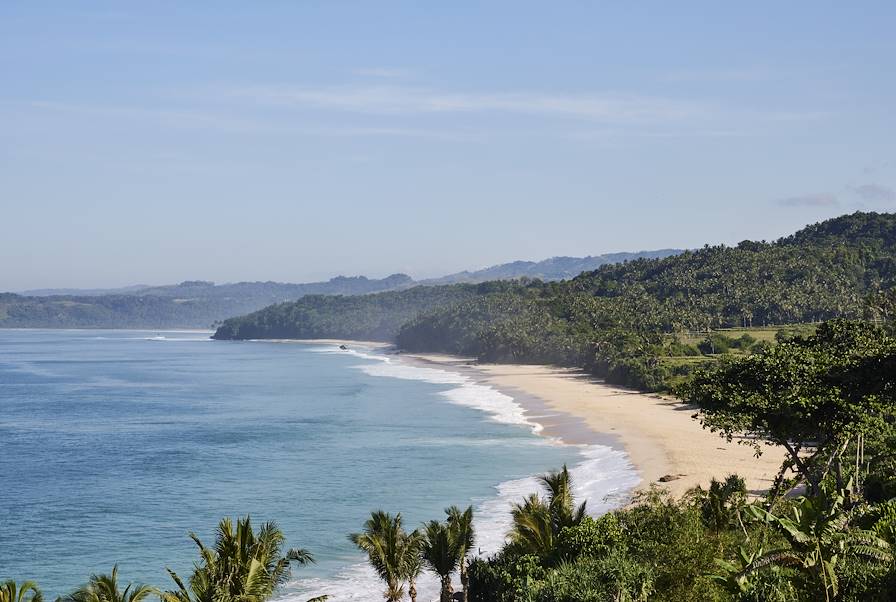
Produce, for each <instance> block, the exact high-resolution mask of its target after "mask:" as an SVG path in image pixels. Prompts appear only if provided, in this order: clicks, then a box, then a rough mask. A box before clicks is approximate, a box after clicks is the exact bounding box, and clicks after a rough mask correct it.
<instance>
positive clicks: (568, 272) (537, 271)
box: [419, 249, 684, 285]
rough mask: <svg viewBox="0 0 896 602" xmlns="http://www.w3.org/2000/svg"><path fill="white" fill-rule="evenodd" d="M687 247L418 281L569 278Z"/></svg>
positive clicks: (519, 263) (504, 266)
mask: <svg viewBox="0 0 896 602" xmlns="http://www.w3.org/2000/svg"><path fill="white" fill-rule="evenodd" d="M683 252H684V249H659V250H656V251H638V252H636V253H606V254H604V255H589V256H587V257H566V256H560V257H551V258H549V259H544V260H542V261H513V262H510V263H502V264H499V265H495V266H491V267H488V268H484V269H481V270H476V271H473V272H470V271H466V270H465V271H463V272H457V273H454V274H449V275H447V276H442V277H441V278H428V279H426V280H420V281H419V284H427V285H435V284H455V283H458V282H469V283H473V284H475V283H479V282H487V281H489V280H512V279H515V278H523V277H525V278H533V279H534V278H537V279H539V280H568V279H570V278H574V277H576V276H578V275H579V274H581V273H582V272H590V271H592V270H596V269H597V268H599V267H600V266H602V265H607V264H610V263H622V262H623V261H633V260H635V259H662V258H664V257H669V256H670V255H678V254H680V253H683Z"/></svg>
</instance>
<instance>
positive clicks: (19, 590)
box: [0, 579, 44, 602]
mask: <svg viewBox="0 0 896 602" xmlns="http://www.w3.org/2000/svg"><path fill="white" fill-rule="evenodd" d="M43 599H44V595H43V594H42V593H41V591H40V588H39V587H37V583H35V582H34V581H23V582H22V585H21V586H19V587H16V582H15V581H13V580H12V579H10V580H9V581H5V582H4V583H2V584H0V602H43Z"/></svg>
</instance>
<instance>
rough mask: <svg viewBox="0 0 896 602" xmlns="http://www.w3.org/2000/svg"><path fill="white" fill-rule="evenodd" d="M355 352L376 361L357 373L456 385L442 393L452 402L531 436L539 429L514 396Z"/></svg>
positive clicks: (453, 376) (446, 373)
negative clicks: (529, 433)
mask: <svg viewBox="0 0 896 602" xmlns="http://www.w3.org/2000/svg"><path fill="white" fill-rule="evenodd" d="M350 351H352V350H350ZM355 353H356V355H358V356H359V357H363V358H365V359H375V360H379V362H378V363H376V364H363V365H361V366H358V368H359V369H360V370H362V371H364V372H365V373H367V374H369V375H371V376H384V377H389V378H401V379H405V380H420V381H424V382H428V383H433V384H438V385H455V386H454V387H453V388H452V389H449V390H447V391H443V392H442V393H441V395H442V396H443V397H446V398H447V399H448V400H449V401H450V402H451V403H454V404H457V405H462V406H467V407H470V408H475V409H477V410H481V411H483V412H485V413H486V414H488V415H489V417H490V418H491V419H492V420H495V421H496V422H503V423H505V424H515V425H518V426H524V427H527V428H529V429H531V430H532V432H533V433H538V432H540V431H541V429H542V426H541V425H540V424H538V423H537V422H533V421H531V420H529V419H528V418H527V417H526V415H525V410H524V409H523V407H522V406H521V405H520V404H518V403H517V402H516V400H514V398H513V397H511V396H509V395H505V394H504V393H501V392H500V391H498V390H497V389H495V388H493V387H490V386H488V385H482V384H479V383H477V382H475V381H474V380H473V379H471V378H469V377H468V376H465V375H463V374H460V373H459V372H451V371H450V370H443V369H441V368H430V367H427V366H416V365H413V364H408V363H405V362H402V361H393V358H391V357H388V356H385V355H382V354H376V353H363V352H355Z"/></svg>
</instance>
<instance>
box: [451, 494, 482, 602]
mask: <svg viewBox="0 0 896 602" xmlns="http://www.w3.org/2000/svg"><path fill="white" fill-rule="evenodd" d="M445 513H446V514H447V515H448V524H449V525H450V526H451V529H452V530H453V531H454V538H455V539H456V540H457V544H458V546H459V547H460V584H461V587H462V588H463V598H462V600H463V602H467V598H468V594H469V590H470V577H469V575H468V574H467V555H468V554H469V553H470V550H472V549H473V545H474V544H475V543H476V534H475V532H474V531H473V506H468V507H467V509H466V510H464V511H461V509H460V508H458V507H457V506H451V507H450V508H448V509H446V510H445Z"/></svg>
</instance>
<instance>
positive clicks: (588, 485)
mask: <svg viewBox="0 0 896 602" xmlns="http://www.w3.org/2000/svg"><path fill="white" fill-rule="evenodd" d="M311 350H312V351H316V352H319V353H350V354H353V355H355V356H357V357H361V358H364V359H370V360H377V363H376V364H363V365H360V366H358V368H359V369H360V370H362V371H363V372H365V373H366V374H369V375H371V376H383V377H390V378H401V379H406V380H422V381H426V382H430V383H435V384H445V385H455V386H454V387H453V388H451V389H449V390H447V391H444V392H442V396H444V397H445V398H447V399H448V400H449V401H450V402H451V403H456V404H458V405H464V406H467V407H472V408H476V409H478V410H481V411H483V412H485V413H486V414H487V415H488V416H489V417H490V418H491V419H493V420H495V421H497V422H503V423H506V424H515V425H518V426H523V427H527V428H529V429H531V430H532V432H534V433H538V432H540V431H541V430H542V425H541V424H539V423H537V422H535V421H533V420H532V419H530V418H529V417H527V416H526V415H525V410H524V409H523V407H522V406H521V405H520V404H519V403H517V402H516V400H514V399H513V397H511V396H509V395H505V394H504V393H501V392H500V391H498V390H496V389H494V388H493V387H489V386H487V385H482V384H479V383H477V382H475V381H474V380H473V379H471V378H469V377H467V376H465V375H463V374H460V373H458V372H452V371H450V370H444V369H440V368H430V367H425V366H417V365H412V364H409V363H406V362H402V361H400V360H397V359H396V358H392V357H389V356H386V355H383V354H378V353H366V352H362V351H357V350H354V349H349V350H343V349H339V348H338V347H335V346H333V347H315V348H312V349H311ZM539 442H540V443H541V444H549V445H562V444H563V443H562V442H561V441H559V440H557V439H548V438H541V439H539V440H537V442H533V444H538V443H539ZM575 447H577V448H578V451H579V453H580V455H581V458H582V459H581V461H580V462H578V463H577V464H575V465H574V466H573V467H571V468H570V473H571V476H572V480H573V488H574V492H575V497H576V499H578V500H587V506H586V510H587V512H588V514H589V515H591V516H599V515H601V514H604V513H605V512H607V511H609V510H611V509H613V508H616V507H619V506H620V505H622V504H624V503H625V502H626V500H627V499H628V495H629V492H630V491H631V490H632V489H633V488H634V487H635V486H636V485H637V484H638V482H639V480H640V477H639V476H638V474H637V472H636V471H635V469H634V467H633V466H632V464H631V462H630V461H629V459H628V456H627V455H626V454H625V453H624V452H622V451H619V450H616V449H613V448H611V447H609V446H606V445H578V446H575ZM533 493H538V494H543V493H544V491H543V489H542V486H541V483H540V481H539V478H538V476H528V477H524V478H521V479H513V480H509V481H505V482H503V483H500V484H498V485H497V486H495V495H494V496H492V497H489V498H485V499H478V500H473V507H474V517H475V519H474V521H475V528H476V548H477V550H476V554H477V555H479V556H482V557H487V556H490V555H493V554H495V553H497V552H498V551H499V550H500V549H501V548H502V546H503V545H504V544H505V542H506V538H507V533H508V532H509V531H510V527H511V526H512V524H513V517H512V514H511V510H512V508H513V504H514V503H519V502H521V501H522V500H523V499H524V498H526V497H527V496H529V495H531V494H533ZM291 586H292V587H291V588H290V591H289V593H287V594H286V595H283V596H281V599H282V600H284V602H300V601H302V602H303V601H304V600H307V599H308V597H310V596H318V595H324V594H326V595H328V596H330V597H329V601H330V602H350V601H355V600H373V599H379V596H380V592H381V591H382V590H383V583H382V581H380V579H379V578H378V577H377V575H376V573H375V572H374V571H373V569H371V568H370V566H369V565H367V564H366V563H364V562H359V563H357V564H353V565H351V566H348V567H346V568H345V569H344V570H342V571H340V572H338V573H337V574H335V575H334V576H332V577H327V578H310V579H301V580H300V581H298V582H293V583H292V584H291ZM417 590H418V598H419V600H421V601H422V602H430V601H433V602H434V601H436V600H438V599H439V583H438V580H437V579H436V578H435V576H433V575H431V574H426V573H424V574H423V575H421V576H420V579H419V581H418V583H417Z"/></svg>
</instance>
